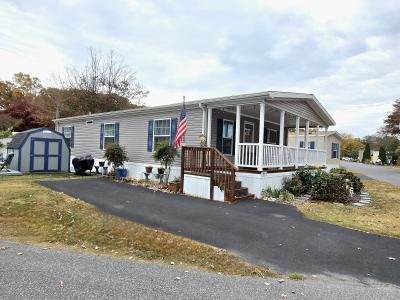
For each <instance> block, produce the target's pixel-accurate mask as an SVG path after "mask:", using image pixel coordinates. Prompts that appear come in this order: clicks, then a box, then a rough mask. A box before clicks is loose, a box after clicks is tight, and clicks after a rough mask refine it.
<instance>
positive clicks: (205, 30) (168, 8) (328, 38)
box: [0, 0, 400, 136]
mask: <svg viewBox="0 0 400 300" xmlns="http://www.w3.org/2000/svg"><path fill="white" fill-rule="evenodd" d="M399 14H400V5H399V3H398V1H395V0H394V1H391V0H387V1H385V4H384V5H383V4H382V3H380V2H377V1H372V0H371V1H361V0H357V1H312V0H254V1H252V2H249V1H245V0H235V1H151V0H149V1H139V0H117V1H94V0H88V1H67V0H64V1H51V0H47V1H41V2H40V3H37V2H31V1H9V2H3V3H2V4H0V65H1V66H2V68H1V69H0V77H2V78H7V77H10V76H11V74H12V73H15V72H18V71H24V72H29V73H32V74H35V75H38V76H40V77H41V78H42V79H43V80H44V81H45V82H48V81H47V78H49V74H50V73H52V72H60V70H62V69H63V68H64V66H65V65H68V64H71V63H73V64H81V63H82V62H83V61H84V60H85V59H86V55H87V48H88V47H90V46H93V47H95V48H97V49H103V50H104V51H107V50H108V49H110V48H113V49H115V50H116V51H117V52H118V53H119V54H121V55H122V56H123V57H124V58H125V61H126V63H128V64H129V65H131V66H132V67H133V68H134V69H135V70H136V71H137V76H138V78H139V80H140V81H141V82H142V83H143V84H144V85H145V86H146V87H147V88H148V89H150V92H151V94H150V97H149V98H148V99H147V100H146V103H147V104H148V105H158V104H162V103H171V102H176V101H177V98H178V101H179V100H180V99H181V96H182V95H186V96H187V98H188V99H196V98H203V97H214V96H223V95H228V94H229V95H232V94H235V93H241V92H252V91H264V90H285V91H297V92H307V93H314V94H315V95H316V96H317V97H318V99H319V100H320V101H321V102H322V104H323V105H324V106H326V107H327V109H328V111H330V112H332V115H333V116H334V117H335V119H336V121H337V124H338V126H337V128H338V129H340V130H342V131H349V132H353V133H354V134H356V135H360V136H361V135H366V134H371V133H373V132H374V131H376V130H377V129H378V128H379V126H380V125H381V124H382V120H383V118H384V117H385V115H386V112H387V111H388V110H390V103H391V102H392V101H394V100H395V99H396V98H398V97H399V94H400V84H399V83H400V71H399V70H400V18H399V17H398V16H399ZM365 124H368V125H365Z"/></svg>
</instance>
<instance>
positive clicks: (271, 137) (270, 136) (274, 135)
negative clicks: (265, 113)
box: [267, 129, 278, 144]
mask: <svg viewBox="0 0 400 300" xmlns="http://www.w3.org/2000/svg"><path fill="white" fill-rule="evenodd" d="M277 142H278V131H276V130H275V129H268V131H267V143H268V144H276V143H277Z"/></svg>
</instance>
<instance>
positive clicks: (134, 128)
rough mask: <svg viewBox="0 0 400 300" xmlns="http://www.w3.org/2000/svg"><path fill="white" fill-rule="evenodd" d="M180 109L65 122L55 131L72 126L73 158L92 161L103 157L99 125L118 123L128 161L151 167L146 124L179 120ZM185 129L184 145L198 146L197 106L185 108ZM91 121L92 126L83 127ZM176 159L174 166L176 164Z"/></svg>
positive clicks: (198, 121)
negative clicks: (186, 118) (86, 156)
mask: <svg viewBox="0 0 400 300" xmlns="http://www.w3.org/2000/svg"><path fill="white" fill-rule="evenodd" d="M180 110H181V107H180V106H176V107H175V108H169V109H168V110H165V111H162V112H151V111H147V112H146V113H140V114H136V113H135V112H134V111H132V112H131V113H130V114H124V115H122V116H118V115H114V116H105V117H101V116H100V117H99V116H96V117H94V118H90V116H88V117H87V119H86V120H79V121H74V120H71V121H68V120H64V121H63V120H60V123H59V125H58V130H59V131H60V132H61V131H62V127H64V126H74V148H73V149H72V156H83V155H87V154H91V155H92V156H94V157H95V158H98V159H101V158H103V157H104V150H102V149H100V125H101V123H114V122H119V144H120V145H121V146H123V147H125V149H126V152H127V156H128V158H129V161H131V162H135V163H149V164H151V163H154V160H153V158H152V155H153V152H148V151H147V132H148V122H149V120H155V119H169V118H179V114H180ZM187 113H188V129H187V132H186V136H185V145H199V136H200V134H201V128H202V119H203V115H202V110H201V109H200V108H199V107H198V106H192V107H187ZM89 120H92V121H93V124H90V125H89V124H86V121H89ZM179 162H180V160H179V158H178V159H177V161H176V162H175V165H177V164H179Z"/></svg>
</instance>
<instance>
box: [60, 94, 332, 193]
mask: <svg viewBox="0 0 400 300" xmlns="http://www.w3.org/2000/svg"><path fill="white" fill-rule="evenodd" d="M181 108H182V103H176V104H171V105H163V106H157V107H145V108H138V109H130V110H123V111H114V112H107V113H99V114H89V115H84V116H76V117H70V118H61V119H56V120H54V122H55V125H56V130H57V131H59V132H63V133H64V135H65V137H66V138H67V139H68V140H69V141H70V145H71V157H75V156H83V155H87V154H91V155H93V156H94V157H95V159H96V160H101V159H103V156H104V147H105V145H106V144H107V143H118V144H120V145H122V146H124V147H125V149H126V151H127V156H128V158H129V162H127V163H126V164H125V166H126V168H127V169H128V176H129V177H134V178H144V171H145V166H146V165H152V166H153V167H157V166H158V163H157V162H155V161H154V160H153V158H152V155H153V152H154V149H155V147H156V145H157V144H158V143H160V142H162V141H169V142H170V143H172V142H173V140H174V136H175V133H176V127H177V123H178V116H179V114H180V110H181ZM186 111H187V115H188V124H187V128H188V129H187V133H186V135H185V140H184V145H185V146H199V145H200V135H202V134H204V135H205V136H206V137H207V147H210V148H212V147H214V148H216V149H218V151H219V152H220V153H221V154H222V155H223V156H224V159H226V160H227V161H229V162H230V163H231V164H232V165H234V167H235V168H236V169H237V172H236V175H235V176H236V177H237V178H239V179H240V180H241V181H242V183H243V185H245V186H248V189H249V191H251V192H252V193H254V194H255V195H256V196H260V194H261V189H262V188H265V187H266V185H268V184H271V185H273V186H279V185H280V183H281V180H282V176H287V175H288V174H290V172H283V171H288V170H287V169H290V168H292V169H294V168H296V167H298V166H305V165H308V166H324V165H326V150H327V142H326V137H325V139H324V141H325V142H324V146H323V147H322V148H321V149H301V148H299V147H296V146H289V145H288V142H289V131H290V130H295V132H296V136H297V139H298V140H299V139H300V129H301V128H304V130H305V131H306V132H310V130H311V129H314V130H315V129H318V131H320V130H321V129H324V131H323V132H321V134H322V135H326V134H327V130H328V127H329V126H332V125H335V122H334V120H333V119H332V117H331V116H330V115H329V113H328V112H327V111H326V110H325V109H324V108H323V107H322V105H321V104H320V103H319V101H318V100H317V99H316V97H315V96H314V95H312V94H303V93H289V92H261V93H252V94H243V95H235V96H228V97H219V98H211V99H201V100H195V101H190V102H186ZM306 138H307V139H308V138H309V137H308V135H307V137H306ZM297 144H298V143H297ZM272 171H273V172H274V173H272ZM279 171H282V172H281V174H279ZM277 174H278V175H277ZM180 175H181V161H180V158H178V159H177V160H176V162H175V164H174V166H173V171H172V178H173V177H179V176H180Z"/></svg>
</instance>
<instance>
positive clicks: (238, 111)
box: [235, 105, 241, 166]
mask: <svg viewBox="0 0 400 300" xmlns="http://www.w3.org/2000/svg"><path fill="white" fill-rule="evenodd" d="M240 113H241V106H240V105H237V106H236V132H235V165H236V166H237V165H239V157H240V153H239V150H240V149H239V143H240Z"/></svg>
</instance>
